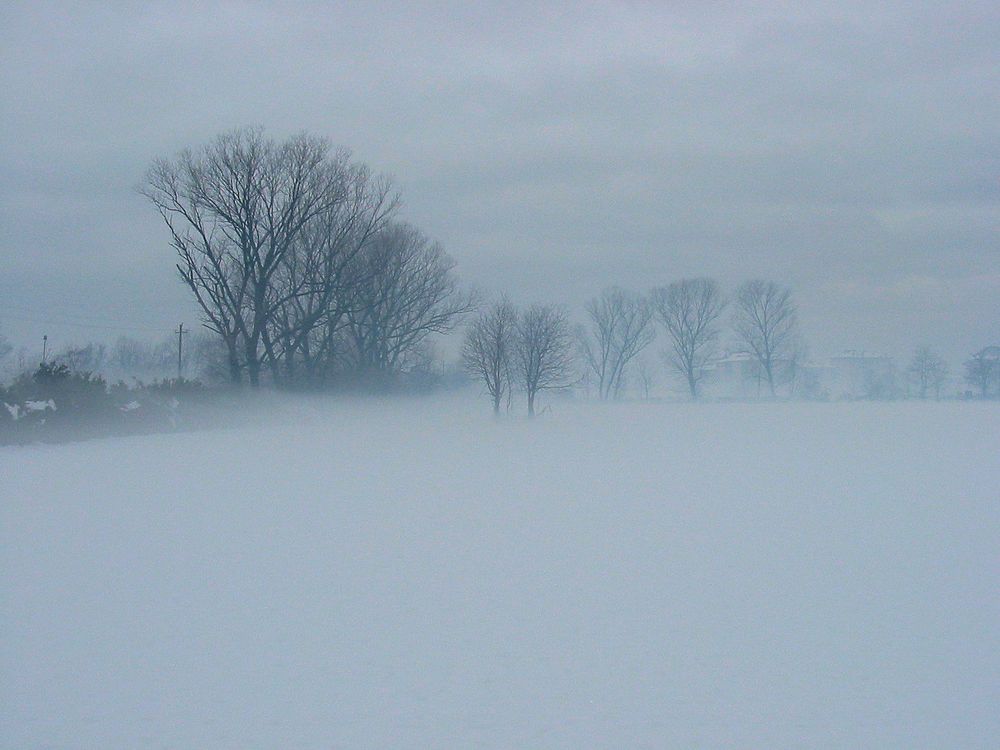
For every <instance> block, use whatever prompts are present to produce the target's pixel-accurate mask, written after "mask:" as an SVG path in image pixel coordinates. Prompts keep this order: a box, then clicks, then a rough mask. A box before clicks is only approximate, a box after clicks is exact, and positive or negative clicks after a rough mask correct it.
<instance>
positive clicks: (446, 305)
mask: <svg viewBox="0 0 1000 750" xmlns="http://www.w3.org/2000/svg"><path fill="white" fill-rule="evenodd" d="M454 266H455V262H454V261H453V260H452V259H451V258H450V257H449V256H448V254H447V253H445V251H444V249H443V248H442V247H441V245H440V244H438V243H436V242H432V241H431V240H429V239H428V238H427V237H426V236H424V234H423V233H421V232H420V231H419V230H417V229H416V228H414V227H412V226H410V225H408V224H402V223H395V222H390V223H388V224H386V225H385V226H384V227H383V228H382V229H381V230H380V231H379V232H377V233H376V234H375V235H374V236H373V237H372V238H371V240H370V242H368V243H367V244H366V245H365V247H364V248H363V250H362V251H361V252H360V253H359V254H358V256H357V258H356V259H355V262H354V263H353V264H352V270H351V273H352V278H351V279H350V283H349V284H347V285H346V287H345V289H344V294H345V299H344V311H345V312H344V318H345V321H346V331H347V337H348V340H349V342H350V345H351V351H350V354H349V356H350V357H351V358H352V359H353V364H354V366H355V367H357V369H358V370H360V371H364V372H369V373H382V374H387V373H391V372H393V371H395V370H396V369H397V368H398V366H399V364H400V363H401V362H402V360H403V358H404V357H405V356H406V355H407V354H408V353H409V352H411V351H412V350H413V349H414V347H416V346H417V345H418V344H420V343H421V342H422V341H423V340H424V339H425V338H426V337H427V336H428V335H430V334H432V333H445V332H447V331H450V330H451V329H452V328H454V327H455V326H456V325H457V324H458V322H459V321H460V319H461V317H462V316H463V315H465V314H466V313H469V312H471V311H472V310H474V309H475V308H476V296H475V294H474V293H472V292H463V291H461V290H460V289H459V285H458V280H457V279H456V277H455V275H454V273H453V272H452V269H453V268H454Z"/></svg>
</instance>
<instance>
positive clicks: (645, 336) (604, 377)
mask: <svg viewBox="0 0 1000 750" xmlns="http://www.w3.org/2000/svg"><path fill="white" fill-rule="evenodd" d="M586 310H587V316H588V317H589V318H590V330H589V332H586V333H585V334H584V336H583V342H582V344H583V353H584V357H585V359H586V362H587V365H588V367H589V368H590V369H591V371H592V372H593V375H594V376H595V379H596V380H597V389H598V395H599V396H600V398H601V399H608V398H610V397H611V396H615V395H618V393H619V391H620V390H621V387H622V383H623V380H624V377H625V369H626V368H627V367H628V364H629V362H631V361H632V360H633V359H634V358H635V357H636V356H637V355H638V354H639V353H640V352H642V350H643V349H645V348H646V347H647V346H649V344H650V343H651V342H652V341H653V339H654V338H655V337H656V331H655V330H654V328H653V325H652V317H653V312H652V307H651V306H650V305H649V303H648V302H647V301H646V300H645V299H643V298H642V296H640V295H638V294H635V293H634V292H629V291H626V290H624V289H619V288H617V287H610V288H608V289H605V290H604V291H603V292H602V293H601V295H600V296H599V297H596V298H594V299H592V300H590V301H589V302H588V303H587V305H586Z"/></svg>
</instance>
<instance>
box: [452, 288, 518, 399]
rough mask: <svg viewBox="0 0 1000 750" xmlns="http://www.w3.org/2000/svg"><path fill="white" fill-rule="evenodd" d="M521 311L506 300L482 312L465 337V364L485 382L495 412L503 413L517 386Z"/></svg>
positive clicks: (463, 357) (466, 367)
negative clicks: (514, 381)
mask: <svg viewBox="0 0 1000 750" xmlns="http://www.w3.org/2000/svg"><path fill="white" fill-rule="evenodd" d="M516 343H517V310H516V309H515V308H514V305H512V304H511V303H510V301H509V300H507V299H506V298H503V299H501V300H499V301H498V302H495V303H494V304H492V305H491V306H490V307H489V308H488V309H486V310H483V311H482V312H480V313H479V316H478V317H477V318H476V319H475V320H474V321H473V322H472V324H471V325H470V326H469V328H468V330H467V331H466V334H465V341H464V343H463V345H462V363H463V365H464V366H465V370H466V372H468V373H469V374H470V375H473V376H475V377H476V378H479V379H480V380H482V381H483V384H484V385H485V386H486V392H487V393H488V394H489V396H490V400H491V401H492V402H493V413H494V414H499V413H500V406H501V404H502V403H503V400H504V398H505V397H506V398H507V399H508V404H509V398H510V392H511V388H512V386H513V372H512V367H513V365H514V354H515V344H516Z"/></svg>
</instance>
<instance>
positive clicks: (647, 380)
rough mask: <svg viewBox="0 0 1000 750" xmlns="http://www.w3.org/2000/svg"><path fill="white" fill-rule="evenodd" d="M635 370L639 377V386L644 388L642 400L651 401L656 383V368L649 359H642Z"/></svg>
mask: <svg viewBox="0 0 1000 750" xmlns="http://www.w3.org/2000/svg"><path fill="white" fill-rule="evenodd" d="M635 369H636V374H637V375H638V376H639V386H640V387H641V388H642V400H643V401H649V394H650V392H651V391H652V390H653V385H654V384H655V383H656V367H655V366H654V364H653V363H652V362H650V361H649V359H648V358H646V357H640V358H639V360H638V361H637V362H636V368H635Z"/></svg>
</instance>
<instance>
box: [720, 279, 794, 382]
mask: <svg viewBox="0 0 1000 750" xmlns="http://www.w3.org/2000/svg"><path fill="white" fill-rule="evenodd" d="M733 329H734V330H735V332H736V335H737V336H738V337H739V340H740V342H741V343H742V345H743V346H744V347H745V348H746V350H747V352H749V353H750V354H751V355H753V357H754V359H755V360H756V364H757V367H758V369H759V371H760V374H761V376H762V377H763V378H764V380H765V381H766V382H767V387H768V389H769V391H770V393H771V395H772V396H774V395H775V384H776V382H777V378H778V376H779V375H780V374H781V373H780V372H779V368H780V367H782V366H783V365H784V366H786V365H787V364H788V361H789V360H790V359H791V358H792V356H793V355H794V353H795V352H796V348H797V334H798V324H797V315H796V310H795V304H794V303H793V302H792V292H791V290H790V289H788V288H786V287H782V286H780V285H778V284H776V283H775V282H773V281H761V280H759V279H757V280H754V281H747V282H746V283H744V284H742V285H741V286H740V287H739V289H737V290H736V298H735V309H734V310H733Z"/></svg>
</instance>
